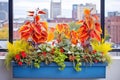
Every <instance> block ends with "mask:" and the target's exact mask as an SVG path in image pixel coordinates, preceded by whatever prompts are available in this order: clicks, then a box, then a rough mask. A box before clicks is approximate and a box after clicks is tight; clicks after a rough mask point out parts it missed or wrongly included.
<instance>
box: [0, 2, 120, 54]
mask: <svg viewBox="0 0 120 80" xmlns="http://www.w3.org/2000/svg"><path fill="white" fill-rule="evenodd" d="M8 5H9V6H8V10H9V11H8V12H9V13H8V18H9V21H8V22H9V39H8V40H9V42H10V43H13V0H8ZM100 13H101V14H100V16H101V17H100V18H101V19H100V20H101V21H100V22H101V28H102V31H103V33H102V35H101V37H102V38H104V36H105V0H100ZM112 51H119V52H120V49H114V50H112ZM0 52H7V49H0Z"/></svg>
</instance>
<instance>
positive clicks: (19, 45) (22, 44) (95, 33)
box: [6, 9, 112, 71]
mask: <svg viewBox="0 0 120 80" xmlns="http://www.w3.org/2000/svg"><path fill="white" fill-rule="evenodd" d="M28 13H29V16H31V17H33V21H28V22H26V23H25V24H24V25H23V26H21V28H20V29H19V33H20V35H21V40H18V41H15V42H14V43H13V44H11V43H8V52H9V53H8V54H7V57H6V64H7V65H9V63H10V62H11V61H12V60H13V61H15V62H16V63H17V64H18V65H20V66H22V65H23V64H27V65H28V66H31V65H34V67H36V68H40V63H41V62H45V64H50V63H53V62H54V63H56V64H57V65H58V66H60V68H59V69H60V70H64V68H65V66H66V65H65V63H64V62H65V61H70V62H72V63H73V66H74V69H75V70H76V71H81V68H80V66H81V65H82V63H83V62H84V63H91V64H94V63H98V62H102V63H103V62H106V63H110V56H109V54H108V51H110V50H111V49H112V48H111V46H112V45H111V44H110V43H108V42H105V41H104V39H101V34H102V30H101V25H100V23H99V18H98V17H97V16H96V15H91V14H90V13H91V10H89V9H85V10H84V19H83V20H80V21H77V22H75V23H72V24H70V25H69V24H65V23H61V24H60V23H59V24H57V25H56V26H55V27H48V23H47V22H42V21H40V14H45V12H43V11H40V10H39V9H38V10H36V11H29V12H28ZM73 24H75V25H76V26H73Z"/></svg>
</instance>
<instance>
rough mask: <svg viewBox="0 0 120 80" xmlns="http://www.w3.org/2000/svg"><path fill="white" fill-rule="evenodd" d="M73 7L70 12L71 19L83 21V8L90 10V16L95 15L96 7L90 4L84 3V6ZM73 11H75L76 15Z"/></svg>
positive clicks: (75, 5)
mask: <svg viewBox="0 0 120 80" xmlns="http://www.w3.org/2000/svg"><path fill="white" fill-rule="evenodd" d="M73 7H74V8H73V10H72V11H73V14H72V17H73V18H76V19H79V20H81V19H83V17H84V9H85V8H88V9H92V11H91V14H97V10H96V5H95V4H92V3H86V4H85V5H84V4H79V5H78V4H74V5H73ZM75 11H77V13H76V12H75Z"/></svg>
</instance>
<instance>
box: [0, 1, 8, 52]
mask: <svg viewBox="0 0 120 80" xmlns="http://www.w3.org/2000/svg"><path fill="white" fill-rule="evenodd" d="M7 41H8V0H0V49H6V42H7ZM0 54H2V53H0Z"/></svg>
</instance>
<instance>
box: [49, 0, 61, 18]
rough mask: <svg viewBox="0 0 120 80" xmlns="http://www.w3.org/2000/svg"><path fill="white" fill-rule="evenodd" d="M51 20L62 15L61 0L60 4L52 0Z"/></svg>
mask: <svg viewBox="0 0 120 80" xmlns="http://www.w3.org/2000/svg"><path fill="white" fill-rule="evenodd" d="M50 9H51V10H50V18H57V16H59V15H61V11H62V10H61V0H60V2H54V1H53V0H51V7H50Z"/></svg>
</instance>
